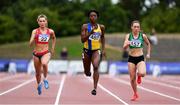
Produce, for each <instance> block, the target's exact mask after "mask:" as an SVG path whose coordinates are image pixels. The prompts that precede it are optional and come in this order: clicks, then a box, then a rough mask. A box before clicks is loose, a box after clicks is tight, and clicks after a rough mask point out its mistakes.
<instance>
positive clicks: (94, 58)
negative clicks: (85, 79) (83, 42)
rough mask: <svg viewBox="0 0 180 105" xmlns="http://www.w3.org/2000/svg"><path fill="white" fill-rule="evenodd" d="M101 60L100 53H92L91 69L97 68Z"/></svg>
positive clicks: (98, 51)
mask: <svg viewBox="0 0 180 105" xmlns="http://www.w3.org/2000/svg"><path fill="white" fill-rule="evenodd" d="M100 59H101V52H100V50H97V51H94V52H93V54H92V64H93V67H98V66H99V63H100Z"/></svg>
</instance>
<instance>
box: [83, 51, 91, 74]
mask: <svg viewBox="0 0 180 105" xmlns="http://www.w3.org/2000/svg"><path fill="white" fill-rule="evenodd" d="M82 61H83V66H84V70H87V71H90V68H91V58H90V57H89V55H88V54H86V53H85V52H84V51H83V53H82Z"/></svg>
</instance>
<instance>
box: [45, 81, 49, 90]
mask: <svg viewBox="0 0 180 105" xmlns="http://www.w3.org/2000/svg"><path fill="white" fill-rule="evenodd" d="M44 87H45V88H46V89H48V88H49V83H48V81H47V80H44Z"/></svg>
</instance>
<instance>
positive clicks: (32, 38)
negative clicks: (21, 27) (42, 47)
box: [29, 30, 36, 47]
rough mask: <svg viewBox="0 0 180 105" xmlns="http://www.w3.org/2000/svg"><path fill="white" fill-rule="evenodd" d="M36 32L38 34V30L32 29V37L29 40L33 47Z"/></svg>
mask: <svg viewBox="0 0 180 105" xmlns="http://www.w3.org/2000/svg"><path fill="white" fill-rule="evenodd" d="M35 34H36V30H33V31H32V34H31V38H30V41H29V46H30V47H31V46H32V45H33V43H34V37H35Z"/></svg>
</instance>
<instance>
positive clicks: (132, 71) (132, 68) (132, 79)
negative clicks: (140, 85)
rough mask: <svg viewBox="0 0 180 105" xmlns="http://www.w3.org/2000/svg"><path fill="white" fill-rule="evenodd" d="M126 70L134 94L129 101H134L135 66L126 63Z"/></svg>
mask: <svg viewBox="0 0 180 105" xmlns="http://www.w3.org/2000/svg"><path fill="white" fill-rule="evenodd" d="M128 69H129V75H130V83H131V87H132V89H133V92H134V95H133V98H132V99H131V100H132V101H134V100H136V98H137V97H138V96H137V84H136V65H135V64H133V63H131V62H128Z"/></svg>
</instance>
